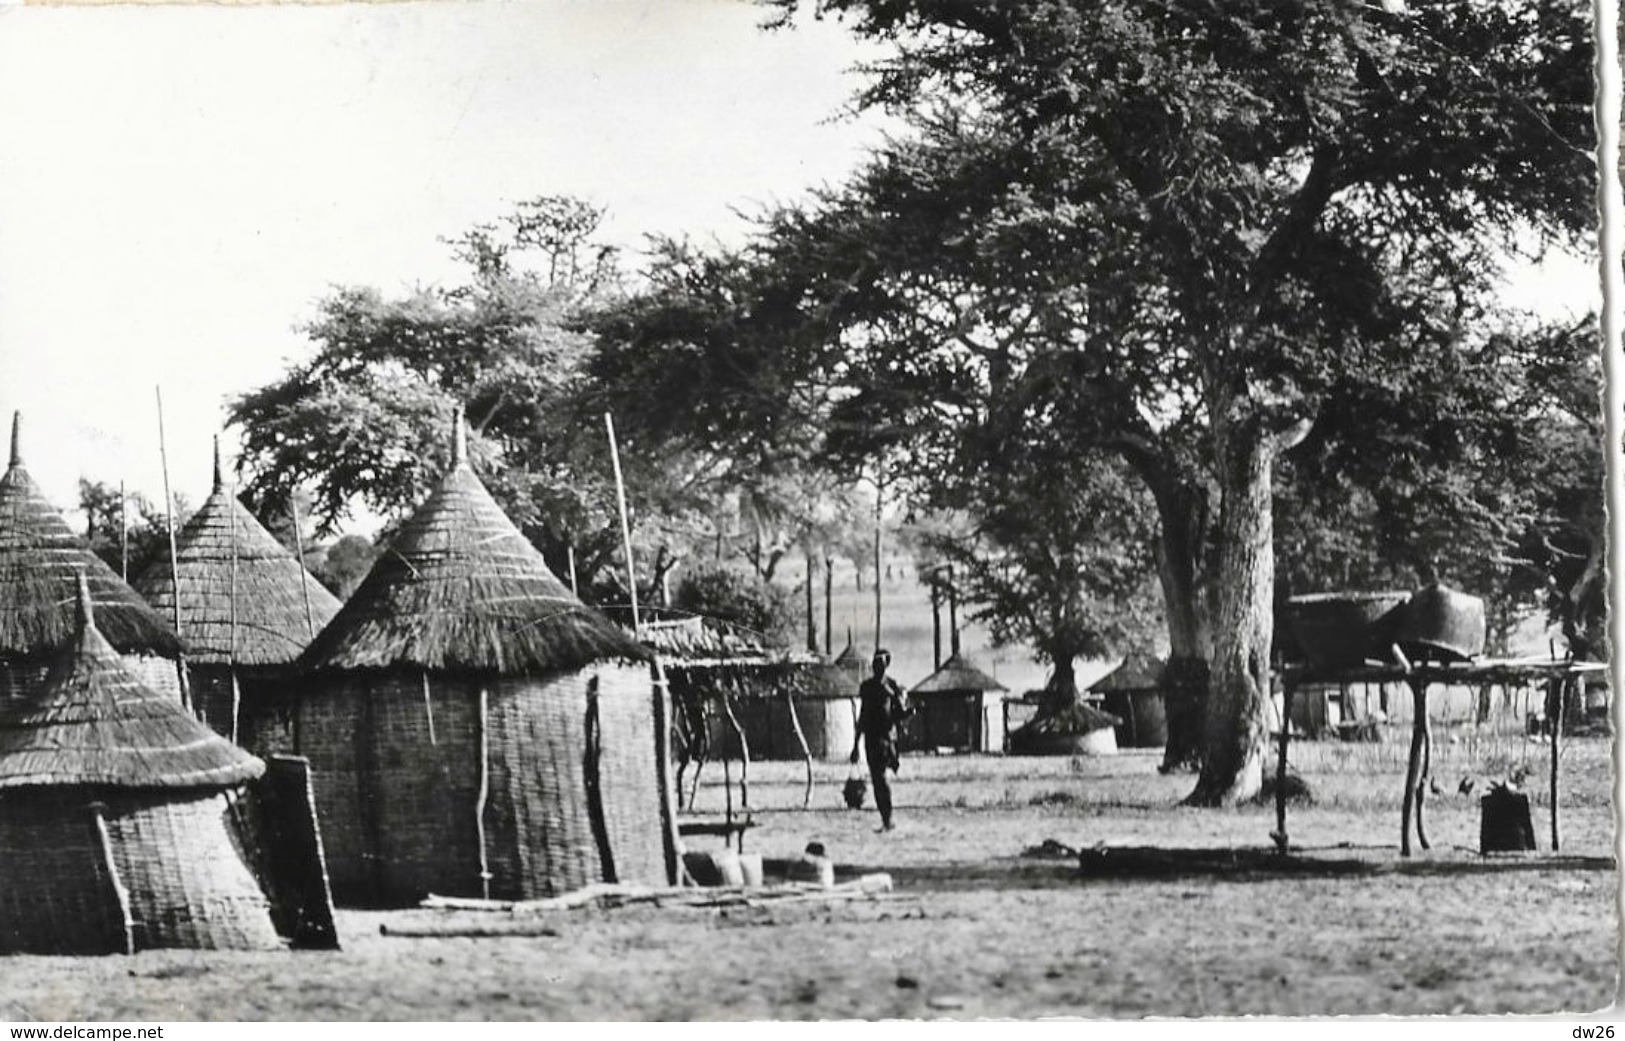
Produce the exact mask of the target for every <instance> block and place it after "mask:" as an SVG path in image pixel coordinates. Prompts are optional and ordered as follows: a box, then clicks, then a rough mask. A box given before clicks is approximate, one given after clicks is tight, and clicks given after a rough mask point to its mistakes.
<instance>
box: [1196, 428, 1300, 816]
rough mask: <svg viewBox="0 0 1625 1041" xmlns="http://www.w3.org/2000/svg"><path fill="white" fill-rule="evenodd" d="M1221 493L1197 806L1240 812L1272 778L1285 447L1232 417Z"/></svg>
mask: <svg viewBox="0 0 1625 1041" xmlns="http://www.w3.org/2000/svg"><path fill="white" fill-rule="evenodd" d="M1215 434H1216V437H1215V441H1216V448H1217V453H1216V455H1217V460H1218V467H1217V470H1218V478H1219V492H1220V506H1219V532H1218V544H1217V547H1216V549H1217V559H1216V565H1217V567H1216V569H1215V575H1214V577H1215V580H1216V581H1215V589H1216V592H1217V597H1216V600H1217V602H1216V605H1215V606H1216V611H1215V617H1214V626H1213V656H1212V658H1211V659H1210V667H1211V687H1210V690H1209V694H1208V707H1207V714H1206V720H1205V725H1204V727H1203V742H1202V771H1201V774H1200V775H1199V776H1198V778H1197V781H1196V789H1195V790H1194V791H1193V792H1191V794H1190V795H1189V796H1188V797H1187V798H1186V800H1185V801H1186V803H1187V804H1189V805H1193V806H1233V805H1235V804H1237V803H1240V802H1244V801H1246V800H1247V799H1250V798H1252V797H1253V796H1255V795H1257V794H1258V791H1259V788H1260V787H1261V786H1262V784H1263V779H1264V758H1265V738H1266V736H1267V735H1266V734H1265V729H1266V728H1265V708H1266V704H1267V702H1266V699H1267V698H1268V697H1269V692H1270V673H1269V668H1270V664H1269V663H1270V637H1271V634H1272V627H1273V615H1272V612H1271V603H1272V598H1273V596H1274V590H1275V556H1274V530H1273V516H1272V506H1273V503H1272V492H1273V486H1272V480H1271V470H1272V468H1273V466H1274V463H1275V456H1276V454H1277V451H1278V440H1277V438H1276V437H1273V436H1270V435H1269V434H1268V433H1265V432H1260V431H1258V430H1257V429H1256V427H1255V425H1254V424H1253V423H1234V422H1233V420H1232V419H1231V417H1225V419H1224V420H1221V421H1220V422H1219V423H1218V429H1217V430H1216V431H1215Z"/></svg>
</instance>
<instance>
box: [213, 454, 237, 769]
mask: <svg viewBox="0 0 1625 1041" xmlns="http://www.w3.org/2000/svg"><path fill="white" fill-rule="evenodd" d="M214 458H215V468H216V469H217V470H218V469H219V465H220V439H219V438H216V439H215V442H214ZM226 505H227V510H226V521H227V523H229V524H230V525H231V578H230V584H229V586H228V587H227V596H228V599H227V601H226V602H227V612H228V617H229V622H228V624H227V627H226V668H227V669H228V670H229V672H230V674H231V741H232V743H233V744H236V743H237V712H238V709H239V708H240V707H241V700H242V693H241V691H239V690H238V687H237V485H236V483H235V482H233V483H232V486H231V501H230V502H228V503H227V504H226Z"/></svg>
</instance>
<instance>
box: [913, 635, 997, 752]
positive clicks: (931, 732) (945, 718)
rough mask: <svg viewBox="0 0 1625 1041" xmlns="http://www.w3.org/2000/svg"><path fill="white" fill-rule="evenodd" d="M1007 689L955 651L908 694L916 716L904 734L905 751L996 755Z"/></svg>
mask: <svg viewBox="0 0 1625 1041" xmlns="http://www.w3.org/2000/svg"><path fill="white" fill-rule="evenodd" d="M1005 689H1006V687H1005V686H1004V684H1002V683H1000V682H999V681H998V680H996V679H994V678H993V677H992V676H989V675H988V674H987V673H985V672H983V671H982V670H981V669H980V668H979V667H977V665H976V663H975V662H973V661H971V660H970V658H969V657H967V656H966V655H963V654H961V653H959V652H958V651H955V652H954V653H953V654H952V655H950V656H949V657H948V660H947V661H945V662H943V663H942V664H941V665H940V666H939V667H938V668H937V670H936V671H935V672H933V673H932V674H931V675H929V676H927V677H926V678H925V679H923V680H921V681H920V682H919V683H918V684H916V685H915V686H914V689H913V690H911V691H909V697H910V699H911V700H912V701H913V702H914V706H915V711H914V715H913V717H912V718H910V719H909V721H908V723H907V724H906V725H905V727H904V730H903V740H902V747H903V748H904V749H909V750H933V751H934V750H938V749H952V750H954V751H957V752H997V751H1001V750H1002V749H1003V747H1004V720H1003V707H1004V703H1003V700H1002V699H1001V698H1000V697H999V696H998V695H999V693H1000V692H1001V691H1004V690H1005Z"/></svg>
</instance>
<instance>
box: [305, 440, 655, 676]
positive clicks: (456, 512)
mask: <svg viewBox="0 0 1625 1041" xmlns="http://www.w3.org/2000/svg"><path fill="white" fill-rule="evenodd" d="M464 437H465V435H464V433H463V429H462V413H461V411H459V412H458V417H457V423H456V431H455V434H454V444H455V448H454V451H453V462H452V468H451V472H450V473H448V474H447V475H446V476H445V478H444V479H443V480H442V481H441V482H440V486H439V487H438V488H436V489H435V490H434V492H433V493H432V494H431V495H430V496H429V498H428V500H427V501H426V502H424V504H423V505H422V506H420V507H418V510H417V512H416V513H414V514H413V515H412V517H411V519H409V520H408V521H407V522H406V523H405V524H404V525H402V527H401V530H400V532H399V533H398V534H397V535H396V536H395V539H394V541H393V542H391V543H390V545H389V548H388V549H386V550H385V551H384V552H383V554H382V555H381V556H380V557H379V558H378V560H377V561H376V562H375V563H374V564H373V566H372V570H371V571H369V572H368V573H367V577H366V578H364V579H363V580H362V581H361V585H360V586H359V587H357V588H356V591H355V593H354V594H352V595H351V597H350V599H349V600H347V601H346V602H345V604H344V606H343V607H341V608H340V609H339V612H338V614H336V615H334V616H333V620H332V621H331V622H329V623H328V626H327V628H325V629H323V630H322V631H321V632H320V633H318V634H317V636H316V639H315V641H314V642H312V643H311V645H310V647H309V648H308V649H307V650H306V652H305V656H304V658H303V659H302V663H303V664H304V665H305V666H306V667H308V668H312V669H386V668H392V667H395V666H402V665H406V666H418V667H422V668H426V669H436V670H447V671H456V672H496V673H501V674H507V675H515V674H524V673H539V672H552V671H556V670H561V669H574V668H579V667H581V666H583V665H586V664H587V663H589V662H593V661H603V660H606V659H621V660H631V661H643V660H648V659H649V658H650V653H649V651H648V649H647V648H645V647H643V646H642V645H641V644H639V643H638V642H637V641H636V640H634V639H633V638H632V637H631V635H629V634H628V633H626V632H625V631H623V630H622V629H621V628H620V627H618V626H616V625H615V624H614V623H613V622H611V621H610V620H609V619H607V618H605V617H604V616H603V615H602V614H600V613H599V612H598V611H595V610H593V609H592V608H590V607H588V606H587V605H586V604H583V603H582V602H581V600H580V599H579V598H577V597H576V595H575V594H574V593H571V592H570V590H569V589H568V588H566V587H565V585H564V583H562V582H560V581H559V580H558V577H557V576H555V575H554V574H553V572H552V571H550V570H549V569H548V567H547V563H546V561H544V560H543V559H542V555H541V553H540V552H538V551H537V549H536V547H534V546H532V545H531V544H530V541H529V540H528V539H526V538H525V536H524V535H523V534H521V533H520V531H519V529H518V528H516V527H515V526H514V524H513V522H512V521H511V520H509V519H508V517H507V515H506V514H505V513H503V512H502V508H501V507H500V506H498V505H497V503H496V500H495V499H493V498H491V493H490V492H488V491H486V489H485V485H483V484H482V483H480V479H479V478H478V477H476V476H475V475H474V471H473V470H472V469H471V468H470V467H469V465H468V451H467V447H466V444H465V442H464Z"/></svg>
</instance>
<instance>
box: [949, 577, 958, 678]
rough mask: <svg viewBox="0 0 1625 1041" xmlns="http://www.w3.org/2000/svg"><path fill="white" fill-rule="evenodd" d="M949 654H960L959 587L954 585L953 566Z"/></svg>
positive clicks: (950, 578) (950, 590)
mask: <svg viewBox="0 0 1625 1041" xmlns="http://www.w3.org/2000/svg"><path fill="white" fill-rule="evenodd" d="M948 654H949V655H950V656H957V655H958V654H959V587H958V586H956V585H955V584H954V569H953V565H951V564H950V565H949V566H948Z"/></svg>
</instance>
